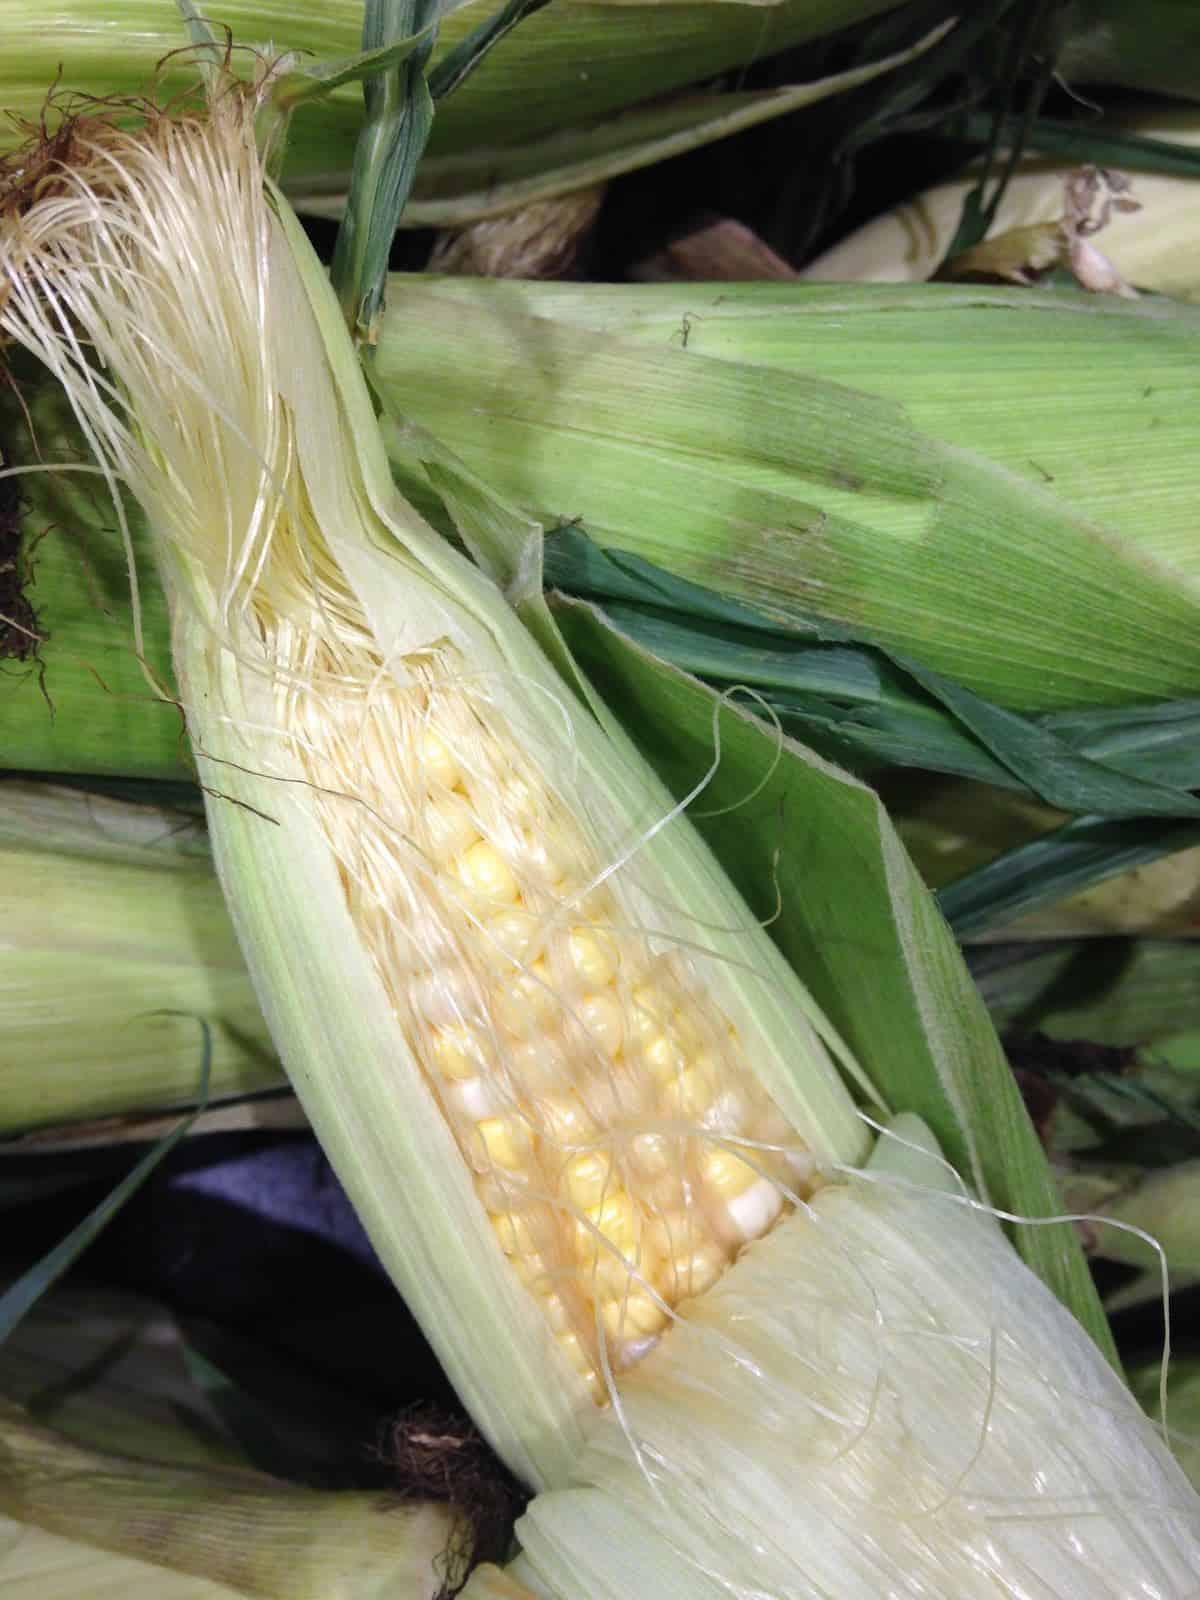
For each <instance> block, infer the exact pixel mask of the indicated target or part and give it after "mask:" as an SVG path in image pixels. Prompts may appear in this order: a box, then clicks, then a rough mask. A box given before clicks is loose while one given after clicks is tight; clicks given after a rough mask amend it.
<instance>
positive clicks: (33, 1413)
mask: <svg viewBox="0 0 1200 1600" xmlns="http://www.w3.org/2000/svg"><path fill="white" fill-rule="evenodd" d="M275 1359H276V1360H277V1359H278V1358H277V1356H276V1358H275ZM0 1395H3V1396H4V1397H5V1398H6V1399H7V1400H9V1401H11V1402H12V1403H13V1404H15V1405H19V1406H21V1407H22V1408H23V1409H24V1410H25V1411H26V1412H27V1413H28V1415H29V1418H30V1420H31V1421H33V1422H36V1423H39V1424H40V1425H42V1426H43V1427H51V1428H53V1429H55V1431H56V1432H57V1433H59V1434H61V1435H62V1436H63V1437H64V1438H66V1439H69V1440H72V1441H74V1442H75V1443H77V1444H81V1445H85V1446H90V1447H91V1448H93V1449H98V1450H112V1451H115V1452H117V1453H118V1454H125V1455H136V1456H142V1457H144V1458H149V1459H153V1460H158V1461H168V1462H174V1463H176V1464H178V1465H187V1466H244V1465H246V1456H245V1454H244V1453H243V1452H242V1451H241V1450H240V1449H238V1447H237V1445H236V1444H235V1443H234V1440H233V1438H232V1436H231V1435H230V1434H229V1433H228V1432H227V1431H226V1430H225V1429H224V1428H223V1427H222V1426H221V1423H220V1420H219V1418H218V1416H217V1414H216V1412H215V1411H214V1410H213V1408H212V1407H211V1406H209V1405H208V1404H206V1402H205V1397H204V1394H203V1393H202V1391H201V1390H200V1389H198V1388H197V1386H196V1384H195V1383H194V1382H193V1381H192V1378H191V1376H190V1374H189V1372H188V1367H187V1362H186V1356H185V1347H184V1343H183V1339H182V1336H181V1331H180V1328H179V1326H178V1324H177V1323H176V1321H175V1319H174V1318H173V1317H172V1316H171V1315H170V1313H168V1312H167V1311H165V1310H164V1309H163V1308H162V1307H160V1306H156V1305H154V1304H153V1303H152V1302H150V1301H147V1300H142V1299H139V1298H136V1297H134V1296H132V1295H124V1294H117V1293H113V1292H111V1291H108V1290H103V1289H100V1288H98V1287H97V1286H95V1285H89V1286H88V1287H86V1288H66V1287H63V1286H61V1285H60V1286H59V1287H58V1288H56V1289H55V1290H53V1291H52V1292H51V1293H50V1294H47V1295H46V1296H45V1298H44V1299H42V1300H41V1301H40V1302H39V1303H38V1304H37V1305H36V1306H34V1307H33V1308H32V1310H31V1311H30V1312H29V1314H28V1315H27V1316H26V1318H25V1319H24V1321H23V1322H22V1323H21V1324H20V1325H19V1326H18V1327H17V1328H15V1329H14V1330H13V1331H12V1332H11V1333H10V1334H9V1337H8V1339H7V1341H6V1342H5V1344H4V1345H3V1347H2V1348H0Z"/></svg>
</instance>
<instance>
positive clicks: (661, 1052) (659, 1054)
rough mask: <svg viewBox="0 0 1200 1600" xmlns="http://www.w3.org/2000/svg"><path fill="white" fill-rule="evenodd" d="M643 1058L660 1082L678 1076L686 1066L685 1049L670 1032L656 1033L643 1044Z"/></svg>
mask: <svg viewBox="0 0 1200 1600" xmlns="http://www.w3.org/2000/svg"><path fill="white" fill-rule="evenodd" d="M642 1060H643V1062H644V1063H645V1065H646V1069H647V1071H648V1072H649V1073H650V1076H651V1077H652V1078H654V1079H655V1080H656V1081H657V1082H658V1083H667V1082H669V1081H670V1080H671V1079H672V1078H677V1077H678V1076H679V1074H680V1073H681V1072H682V1071H683V1069H684V1067H685V1066H686V1064H687V1063H686V1062H685V1060H684V1056H683V1051H682V1050H680V1048H679V1046H678V1045H677V1044H676V1042H675V1040H674V1039H673V1038H672V1037H671V1035H670V1034H668V1033H661V1032H660V1033H656V1034H654V1035H653V1036H652V1037H651V1038H650V1039H649V1040H648V1041H647V1042H646V1043H645V1044H643V1046H642Z"/></svg>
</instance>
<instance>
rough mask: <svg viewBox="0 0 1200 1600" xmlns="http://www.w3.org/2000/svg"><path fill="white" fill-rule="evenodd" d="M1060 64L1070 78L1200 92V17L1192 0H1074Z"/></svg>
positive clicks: (1179, 92)
mask: <svg viewBox="0 0 1200 1600" xmlns="http://www.w3.org/2000/svg"><path fill="white" fill-rule="evenodd" d="M1064 21H1065V26H1064V38H1063V42H1062V45H1061V48H1060V51H1059V56H1058V61H1057V66H1058V70H1059V71H1060V72H1061V73H1062V74H1063V76H1064V77H1065V78H1066V80H1067V82H1068V83H1076V84H1088V83H1095V84H1114V83H1118V84H1123V85H1126V86H1127V87H1129V88H1133V89H1150V90H1154V91H1156V92H1158V93H1159V94H1174V95H1181V96H1184V97H1186V98H1188V99H1193V100H1194V99H1197V98H1200V17H1198V16H1197V12H1196V8H1195V6H1194V5H1192V4H1191V0H1153V4H1149V5H1141V6H1138V7H1136V8H1133V7H1130V6H1129V5H1127V4H1126V0H1073V3H1072V5H1071V6H1070V8H1069V10H1068V12H1067V16H1066V18H1065V19H1064Z"/></svg>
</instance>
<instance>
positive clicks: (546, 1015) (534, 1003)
mask: <svg viewBox="0 0 1200 1600" xmlns="http://www.w3.org/2000/svg"><path fill="white" fill-rule="evenodd" d="M553 981H554V980H553V974H552V973H551V971H550V968H549V966H548V965H547V963H546V961H545V958H544V957H541V956H539V957H538V959H537V960H536V961H535V962H533V964H532V965H531V966H530V968H529V970H528V971H527V972H516V973H513V975H512V976H511V977H509V978H506V979H504V980H503V981H502V982H501V983H500V984H499V985H498V987H497V989H496V991H495V994H494V996H493V998H492V1009H493V1012H494V1014H495V1017H496V1021H497V1022H498V1023H499V1024H500V1026H501V1027H502V1028H503V1029H504V1030H505V1031H506V1032H507V1033H511V1034H514V1035H516V1037H517V1038H526V1039H528V1037H529V1035H530V1034H531V1033H532V1032H534V1031H535V1030H538V1031H540V1030H541V1029H542V1028H544V1027H545V1026H546V1024H548V1023H550V1022H551V1021H553V1020H554V1019H555V1018H556V1017H557V1016H558V1015H559V1013H560V1012H561V1010H562V1004H561V1002H560V1001H559V998H558V996H557V994H556V993H555V992H554V988H553Z"/></svg>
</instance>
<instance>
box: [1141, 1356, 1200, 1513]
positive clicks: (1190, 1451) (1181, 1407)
mask: <svg viewBox="0 0 1200 1600" xmlns="http://www.w3.org/2000/svg"><path fill="white" fill-rule="evenodd" d="M1129 1377H1130V1383H1131V1384H1132V1386H1133V1391H1134V1393H1135V1394H1136V1395H1137V1397H1138V1399H1139V1400H1140V1401H1141V1403H1142V1404H1143V1405H1144V1406H1145V1408H1146V1410H1147V1411H1148V1412H1149V1414H1150V1415H1151V1416H1152V1417H1155V1418H1158V1419H1160V1420H1161V1419H1162V1405H1161V1396H1160V1387H1161V1385H1160V1379H1161V1364H1160V1363H1159V1362H1157V1361H1148V1362H1143V1363H1141V1364H1140V1365H1139V1366H1137V1367H1135V1368H1134V1369H1133V1371H1132V1372H1131V1373H1130V1375H1129ZM1166 1423H1167V1427H1168V1429H1169V1432H1170V1438H1171V1446H1172V1448H1173V1449H1174V1451H1175V1455H1176V1456H1177V1458H1178V1460H1179V1463H1180V1465H1181V1466H1182V1467H1183V1470H1184V1471H1185V1472H1186V1473H1187V1475H1188V1477H1189V1478H1190V1479H1191V1481H1192V1482H1193V1483H1194V1484H1196V1485H1197V1487H1200V1358H1197V1357H1196V1356H1195V1355H1193V1354H1189V1355H1185V1356H1182V1357H1177V1358H1176V1359H1175V1360H1174V1361H1173V1362H1172V1363H1171V1370H1170V1374H1169V1385H1168V1392H1167V1416H1166Z"/></svg>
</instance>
